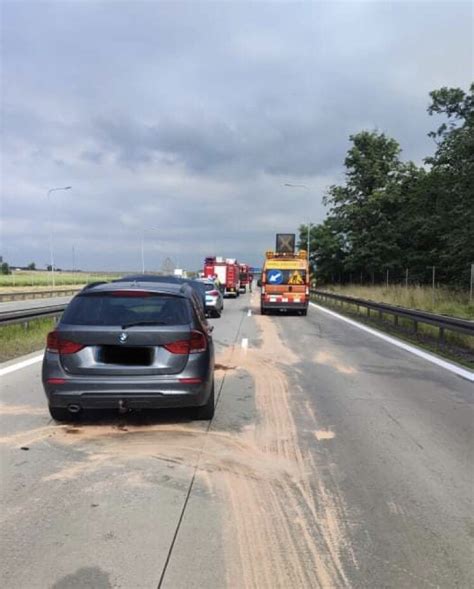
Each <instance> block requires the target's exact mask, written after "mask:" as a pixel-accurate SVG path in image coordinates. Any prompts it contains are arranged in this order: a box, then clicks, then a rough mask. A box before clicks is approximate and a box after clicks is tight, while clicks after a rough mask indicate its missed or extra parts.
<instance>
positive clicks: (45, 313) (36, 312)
mask: <svg viewBox="0 0 474 589" xmlns="http://www.w3.org/2000/svg"><path fill="white" fill-rule="evenodd" d="M66 307H67V304H63V305H47V306H44V307H35V308H32V309H21V310H16V311H2V312H0V325H13V324H15V323H25V324H27V323H28V321H32V320H34V319H43V318H44V317H57V316H58V315H61V313H62V312H63V311H64V309H65V308H66Z"/></svg>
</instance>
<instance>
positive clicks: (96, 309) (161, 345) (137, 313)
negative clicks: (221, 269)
mask: <svg viewBox="0 0 474 589" xmlns="http://www.w3.org/2000/svg"><path fill="white" fill-rule="evenodd" d="M198 297H199V295H198V294H196V292H195V291H194V290H193V289H192V288H191V287H190V286H189V285H187V284H167V283H153V282H142V283H140V282H137V281H127V282H113V283H99V284H95V285H90V286H88V287H86V288H84V289H83V290H82V291H81V292H80V293H79V294H78V295H76V296H75V297H74V298H73V299H72V301H71V302H70V303H69V305H68V306H67V308H66V310H65V311H64V313H63V316H62V318H61V320H60V322H59V323H58V325H57V326H56V329H55V330H54V331H52V332H51V333H49V334H48V337H47V346H46V351H45V355H44V360H43V375H42V377H43V386H44V390H45V392H46V396H47V398H48V404H49V411H50V413H51V416H52V417H53V418H54V419H55V420H57V421H66V420H68V419H70V418H71V417H72V415H73V414H78V413H80V412H81V411H82V410H86V409H112V408H116V409H118V410H119V411H121V412H125V411H128V410H131V409H146V408H165V407H195V416H196V418H197V419H212V417H213V415H214V345H213V341H212V335H211V331H212V328H211V327H210V326H209V325H208V323H207V320H206V317H205V315H204V312H203V309H202V305H201V302H200V300H199V298H198Z"/></svg>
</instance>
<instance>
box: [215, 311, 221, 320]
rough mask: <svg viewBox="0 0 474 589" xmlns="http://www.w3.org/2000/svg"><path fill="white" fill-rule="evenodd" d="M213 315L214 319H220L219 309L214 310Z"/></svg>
mask: <svg viewBox="0 0 474 589" xmlns="http://www.w3.org/2000/svg"><path fill="white" fill-rule="evenodd" d="M213 317H215V318H216V319H220V317H221V313H220V311H214V314H213Z"/></svg>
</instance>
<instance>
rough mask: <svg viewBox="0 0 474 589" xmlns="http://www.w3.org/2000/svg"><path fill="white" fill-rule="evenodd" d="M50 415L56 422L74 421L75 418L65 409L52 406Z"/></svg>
mask: <svg viewBox="0 0 474 589" xmlns="http://www.w3.org/2000/svg"><path fill="white" fill-rule="evenodd" d="M49 414H50V415H51V417H52V418H53V419H54V421H72V420H73V419H74V416H75V414H74V413H71V412H70V411H68V409H66V408H65V407H51V405H50V406H49Z"/></svg>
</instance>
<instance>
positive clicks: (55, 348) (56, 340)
mask: <svg viewBox="0 0 474 589" xmlns="http://www.w3.org/2000/svg"><path fill="white" fill-rule="evenodd" d="M84 347H85V346H84V344H80V343H78V342H73V341H71V340H68V339H62V338H61V337H60V335H59V333H58V332H57V331H51V332H50V333H48V337H47V339H46V349H47V350H48V352H55V353H57V354H61V355H62V356H66V355H68V354H75V353H76V352H79V351H80V350H82V349H83V348H84Z"/></svg>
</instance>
